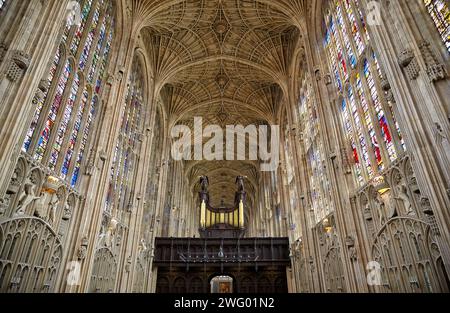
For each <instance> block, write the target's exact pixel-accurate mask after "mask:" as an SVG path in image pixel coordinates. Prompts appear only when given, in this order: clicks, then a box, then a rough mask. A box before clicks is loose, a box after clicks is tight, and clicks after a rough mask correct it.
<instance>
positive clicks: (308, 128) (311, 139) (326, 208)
mask: <svg viewBox="0 0 450 313" xmlns="http://www.w3.org/2000/svg"><path fill="white" fill-rule="evenodd" d="M299 113H300V114H299V120H300V125H302V126H301V127H303V129H302V133H303V141H304V146H305V151H306V152H305V153H306V158H307V163H308V176H309V184H310V188H311V204H312V210H313V212H314V221H313V225H312V226H315V224H317V223H319V222H320V221H322V220H323V219H324V218H326V217H327V216H328V215H329V214H330V213H331V212H332V211H333V206H332V201H331V199H330V193H331V186H330V182H329V179H328V177H327V173H326V169H325V164H324V161H325V159H326V158H325V155H324V154H325V153H324V150H323V142H322V139H321V136H320V133H319V121H318V112H317V105H316V100H315V97H314V92H313V90H312V86H311V83H310V79H309V77H306V78H305V79H304V81H303V84H302V88H301V92H300V99H299Z"/></svg>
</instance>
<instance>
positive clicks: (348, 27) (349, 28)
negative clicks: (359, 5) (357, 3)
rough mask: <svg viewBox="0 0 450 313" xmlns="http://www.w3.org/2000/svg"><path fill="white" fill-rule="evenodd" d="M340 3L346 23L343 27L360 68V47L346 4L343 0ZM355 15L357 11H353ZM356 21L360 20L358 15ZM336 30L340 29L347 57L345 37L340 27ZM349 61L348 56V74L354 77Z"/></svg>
mask: <svg viewBox="0 0 450 313" xmlns="http://www.w3.org/2000/svg"><path fill="white" fill-rule="evenodd" d="M344 1H345V0H344ZM339 2H340V7H341V14H342V19H343V23H344V25H343V27H344V28H345V32H346V33H347V39H348V41H349V43H350V47H351V49H352V52H353V55H354V56H355V58H356V61H357V65H356V66H358V63H359V62H360V61H361V58H360V56H359V52H358V47H357V46H356V43H355V39H354V37H353V32H352V24H351V22H350V20H349V18H348V15H347V10H346V8H345V4H344V3H343V1H342V0H341V1H339ZM353 13H355V11H353ZM355 19H358V18H356V15H355ZM336 28H337V29H338V32H339V34H340V35H341V45H342V50H343V51H344V54H345V55H347V53H348V52H347V47H346V45H345V40H344V35H343V34H342V30H341V29H340V28H339V27H337V26H336ZM349 60H350V59H349V56H347V59H346V60H345V63H346V64H347V71H348V74H349V76H350V77H351V76H352V71H353V70H354V68H352V66H351V64H350V62H349Z"/></svg>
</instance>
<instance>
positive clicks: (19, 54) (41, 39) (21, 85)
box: [0, 0, 66, 195]
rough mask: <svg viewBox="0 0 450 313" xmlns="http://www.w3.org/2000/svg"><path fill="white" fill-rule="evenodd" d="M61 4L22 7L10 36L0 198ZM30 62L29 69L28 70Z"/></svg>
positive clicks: (1, 104)
mask: <svg viewBox="0 0 450 313" xmlns="http://www.w3.org/2000/svg"><path fill="white" fill-rule="evenodd" d="M65 4H66V2H65V1H58V3H53V2H52V3H50V4H48V5H47V6H45V3H42V2H41V1H38V0H32V1H29V2H27V3H26V4H25V3H23V5H26V7H24V15H23V16H21V18H20V19H16V20H17V21H16V26H15V29H16V32H15V33H14V34H11V38H10V39H9V42H8V50H7V52H6V53H5V55H4V57H3V62H2V64H1V65H0V70H1V72H2V75H1V78H0V90H2V98H1V100H0V108H1V109H0V111H1V113H0V116H1V118H0V125H1V127H0V134H1V136H2V141H1V143H0V151H3V152H4V153H3V154H2V155H1V156H0V164H2V168H3V169H4V170H2V171H1V175H0V195H1V194H3V193H4V192H5V191H6V188H7V185H8V183H9V180H10V178H11V175H12V173H13V171H14V169H15V163H16V162H17V157H18V156H19V154H20V149H21V147H22V144H23V138H24V137H25V134H26V132H27V131H28V129H29V125H30V124H31V119H32V116H33V115H32V114H33V113H34V112H35V107H34V106H32V105H29V104H30V103H31V102H32V99H33V97H34V96H35V93H36V90H37V88H38V85H39V81H38V80H37V79H36V77H42V76H43V75H45V71H46V68H47V64H48V63H47V61H48V59H49V58H50V55H51V52H50V51H51V50H53V47H54V46H55V45H56V39H55V38H56V36H57V34H58V32H59V24H60V21H61V20H60V17H61V12H63V11H64V9H65ZM10 9H11V10H12V9H13V8H12V7H11V8H10ZM13 13H14V12H13V11H10V12H7V14H13ZM49 19H51V20H54V23H45V20H49ZM49 47H50V49H49ZM31 62H32V63H33V66H32V67H29V64H30V63H31ZM18 64H20V65H21V66H22V65H23V66H24V67H23V68H21V72H20V74H21V75H20V77H13V78H14V79H15V78H17V79H16V80H14V79H13V78H12V76H11V75H8V72H10V71H9V70H10V69H11V68H13V67H16V66H19V65H18ZM10 76H11V77H10ZM25 104H27V105H25Z"/></svg>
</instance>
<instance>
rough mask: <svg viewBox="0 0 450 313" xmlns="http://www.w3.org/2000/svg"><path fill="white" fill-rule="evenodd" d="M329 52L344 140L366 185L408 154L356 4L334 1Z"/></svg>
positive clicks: (327, 43)
mask: <svg viewBox="0 0 450 313" xmlns="http://www.w3.org/2000/svg"><path fill="white" fill-rule="evenodd" d="M325 27H326V33H325V43H324V44H325V48H326V51H327V56H328V61H329V66H330V69H331V70H332V72H333V77H334V78H335V79H334V80H335V85H336V89H337V91H338V92H339V95H340V99H341V100H340V104H339V106H340V108H339V110H340V112H341V117H342V124H343V129H344V133H345V136H346V138H347V141H348V144H349V147H350V149H351V151H352V154H353V160H354V164H355V166H354V167H353V171H354V174H355V177H356V181H357V182H358V183H359V184H360V185H363V184H365V183H366V182H368V181H370V180H371V179H373V178H374V177H376V176H377V175H378V173H380V172H381V171H383V170H384V169H385V168H386V166H387V165H389V164H390V163H391V162H393V161H395V160H396V159H397V158H398V156H399V154H401V153H403V152H404V150H405V145H404V141H403V138H402V134H401V131H400V127H399V126H398V123H397V119H396V117H395V114H394V110H393V104H392V103H391V102H389V101H387V100H386V97H385V96H384V95H385V93H384V91H383V89H382V87H381V86H382V82H383V80H384V77H383V74H382V71H381V69H380V66H379V63H378V60H377V57H376V54H375V53H374V52H373V50H372V47H371V45H370V44H371V40H370V36H369V33H368V32H367V28H366V23H365V18H364V16H363V14H362V10H361V8H360V5H359V2H358V1H357V0H337V1H330V7H329V10H328V12H327V14H326V16H325Z"/></svg>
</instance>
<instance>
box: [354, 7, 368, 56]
mask: <svg viewBox="0 0 450 313" xmlns="http://www.w3.org/2000/svg"><path fill="white" fill-rule="evenodd" d="M350 6H351V7H352V10H353V14H354V15H355V20H356V24H357V25H358V31H359V35H360V36H361V39H362V40H363V42H364V51H367V46H368V45H369V44H370V43H369V42H368V40H367V39H368V38H367V35H366V34H365V32H364V26H363V24H362V21H361V16H360V14H359V13H360V11H361V12H362V14H363V15H364V10H362V9H363V8H359V7H358V6H357V4H356V3H355V1H354V0H353V1H350ZM360 9H361V10H360ZM365 20H366V16H365V15H364V21H365ZM366 29H367V28H366ZM364 51H363V54H364Z"/></svg>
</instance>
